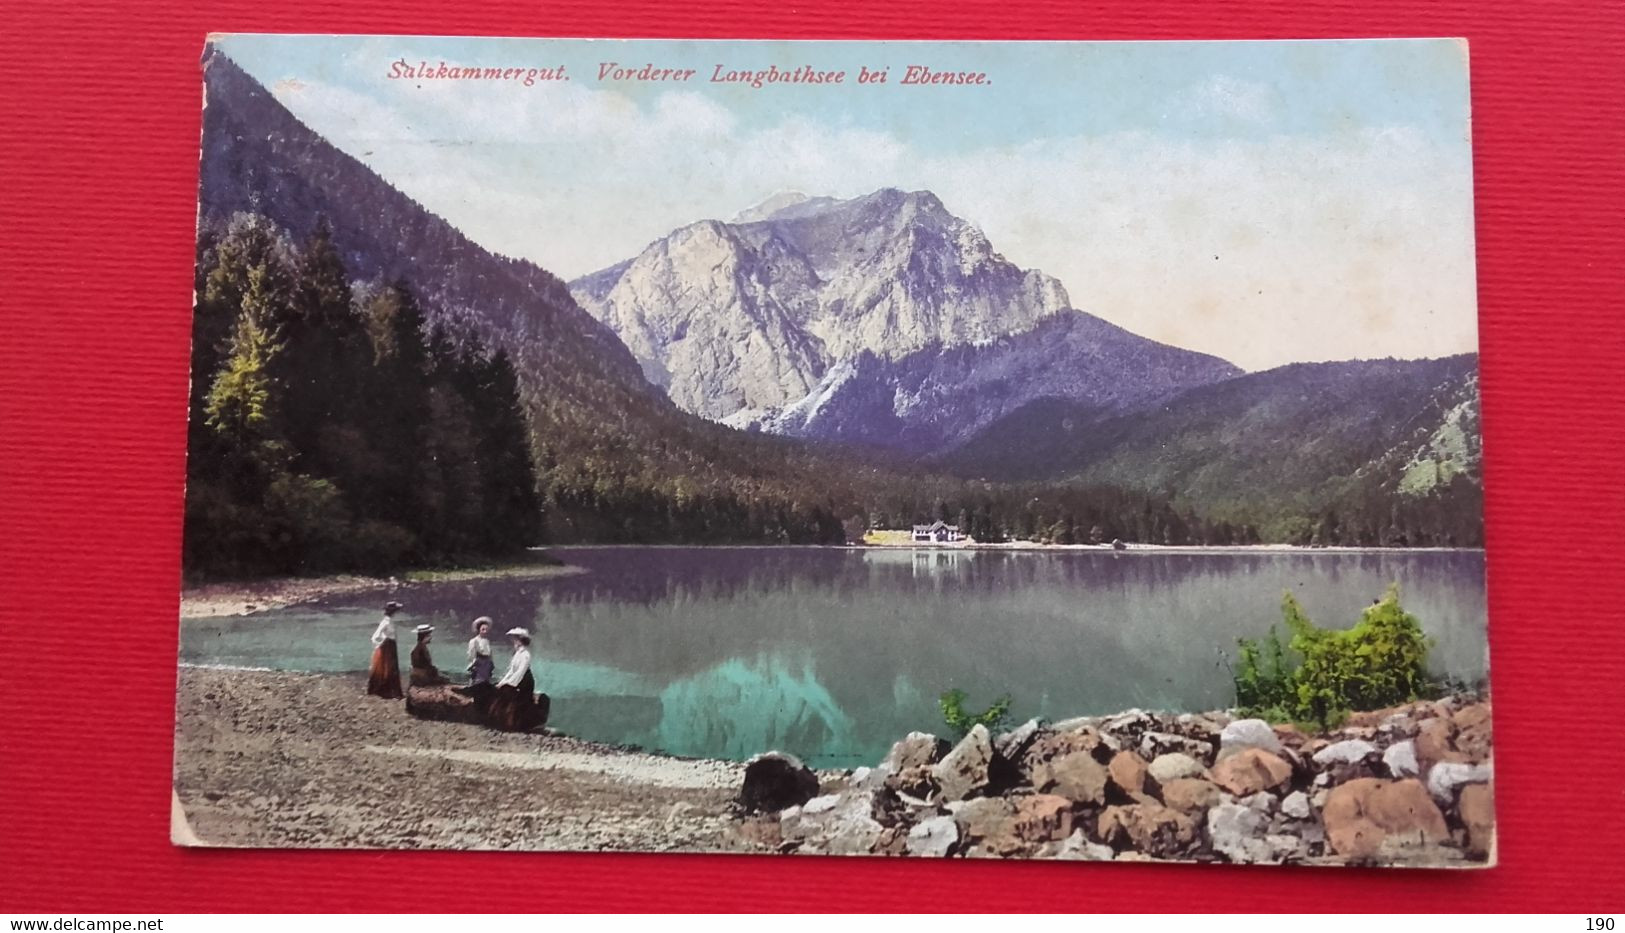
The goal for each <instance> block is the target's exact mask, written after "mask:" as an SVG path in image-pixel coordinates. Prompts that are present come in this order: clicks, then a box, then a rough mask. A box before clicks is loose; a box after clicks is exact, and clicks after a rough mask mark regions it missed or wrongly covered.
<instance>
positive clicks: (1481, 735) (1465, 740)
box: [1450, 703, 1491, 762]
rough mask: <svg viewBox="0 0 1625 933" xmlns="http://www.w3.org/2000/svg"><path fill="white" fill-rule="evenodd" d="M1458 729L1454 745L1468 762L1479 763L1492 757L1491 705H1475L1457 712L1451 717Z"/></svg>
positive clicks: (1452, 722) (1452, 723)
mask: <svg viewBox="0 0 1625 933" xmlns="http://www.w3.org/2000/svg"><path fill="white" fill-rule="evenodd" d="M1450 722H1451V725H1453V726H1455V727H1456V737H1455V739H1454V741H1453V743H1452V744H1454V746H1455V749H1456V751H1458V752H1460V753H1461V754H1462V755H1463V756H1465V757H1466V758H1467V760H1468V761H1472V762H1479V761H1484V760H1486V759H1488V758H1489V757H1490V750H1491V742H1490V705H1489V704H1488V703H1475V704H1473V705H1472V706H1465V707H1462V708H1461V709H1459V710H1457V711H1456V712H1455V714H1454V715H1452V716H1451V717H1450Z"/></svg>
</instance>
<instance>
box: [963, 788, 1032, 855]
mask: <svg viewBox="0 0 1625 933" xmlns="http://www.w3.org/2000/svg"><path fill="white" fill-rule="evenodd" d="M1015 816H1016V807H1015V804H1013V803H1011V802H1010V801H1009V800H1007V799H1005V798H1003V797H978V798H976V799H974V800H966V801H964V802H963V803H960V804H958V805H957V806H955V807H954V810H953V819H954V823H955V825H957V826H958V828H959V838H960V839H962V840H964V841H965V842H966V843H971V844H975V845H976V846H977V847H978V848H979V849H981V850H982V854H991V855H1014V854H1016V853H1017V852H1020V851H1021V849H1022V846H1023V843H1022V840H1021V839H1020V838H1019V837H1018V836H1017V835H1016V833H1015V826H1014V823H1015Z"/></svg>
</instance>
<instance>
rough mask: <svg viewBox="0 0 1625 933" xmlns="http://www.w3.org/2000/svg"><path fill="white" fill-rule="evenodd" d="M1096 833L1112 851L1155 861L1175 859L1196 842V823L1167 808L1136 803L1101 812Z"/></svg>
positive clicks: (1159, 805) (1108, 808)
mask: <svg viewBox="0 0 1625 933" xmlns="http://www.w3.org/2000/svg"><path fill="white" fill-rule="evenodd" d="M1097 833H1098V835H1099V836H1100V838H1101V840H1102V841H1104V842H1105V843H1107V844H1108V845H1110V846H1111V847H1112V848H1114V849H1118V850H1122V849H1125V848H1133V849H1135V850H1136V851H1139V852H1141V853H1144V854H1146V855H1150V856H1153V857H1155V858H1177V857H1179V856H1181V855H1184V854H1186V853H1187V852H1189V851H1190V849H1191V848H1192V847H1194V846H1195V844H1196V841H1197V828H1196V823H1195V822H1193V821H1192V820H1191V818H1190V817H1188V816H1186V815H1185V814H1183V813H1180V812H1179V811H1178V810H1175V809H1173V808H1171V807H1165V806H1163V805H1161V804H1157V803H1136V804H1129V805H1128V806H1121V807H1107V808H1106V809H1105V810H1103V811H1101V814H1100V821H1099V824H1098V828H1097Z"/></svg>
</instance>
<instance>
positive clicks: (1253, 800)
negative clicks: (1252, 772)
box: [1236, 791, 1275, 816]
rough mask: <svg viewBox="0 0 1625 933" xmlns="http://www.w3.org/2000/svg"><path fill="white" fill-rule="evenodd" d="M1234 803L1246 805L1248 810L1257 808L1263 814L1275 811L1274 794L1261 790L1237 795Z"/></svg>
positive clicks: (1266, 814)
mask: <svg viewBox="0 0 1625 933" xmlns="http://www.w3.org/2000/svg"><path fill="white" fill-rule="evenodd" d="M1236 803H1238V804H1240V805H1241V806H1244V807H1246V808H1247V809H1249V810H1257V811H1258V812H1259V813H1262V814H1264V815H1265V816H1268V815H1270V814H1271V813H1274V812H1275V795H1273V794H1268V793H1265V792H1263V791H1259V792H1258V793H1256V794H1250V795H1248V796H1246V797H1239V798H1237V799H1236Z"/></svg>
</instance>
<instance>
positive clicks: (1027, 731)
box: [993, 717, 1044, 761]
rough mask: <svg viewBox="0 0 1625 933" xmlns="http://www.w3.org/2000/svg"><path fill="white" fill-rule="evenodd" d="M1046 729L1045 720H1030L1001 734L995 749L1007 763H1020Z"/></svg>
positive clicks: (994, 742) (994, 746) (995, 741)
mask: <svg viewBox="0 0 1625 933" xmlns="http://www.w3.org/2000/svg"><path fill="white" fill-rule="evenodd" d="M1043 729H1044V720H1042V719H1039V718H1036V717H1035V718H1033V719H1029V720H1027V721H1026V722H1024V723H1022V724H1021V725H1019V726H1017V727H1015V728H1014V729H1011V730H1010V731H1009V732H1005V733H1003V734H1001V735H1000V736H999V737H998V738H996V739H994V740H993V748H994V750H995V751H997V752H998V753H999V754H1000V755H1003V756H1004V758H1005V759H1006V760H1007V761H1020V760H1021V759H1022V756H1023V755H1026V754H1027V750H1028V749H1029V748H1031V747H1032V744H1033V742H1035V741H1037V739H1038V736H1039V733H1040V732H1042V731H1043Z"/></svg>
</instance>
